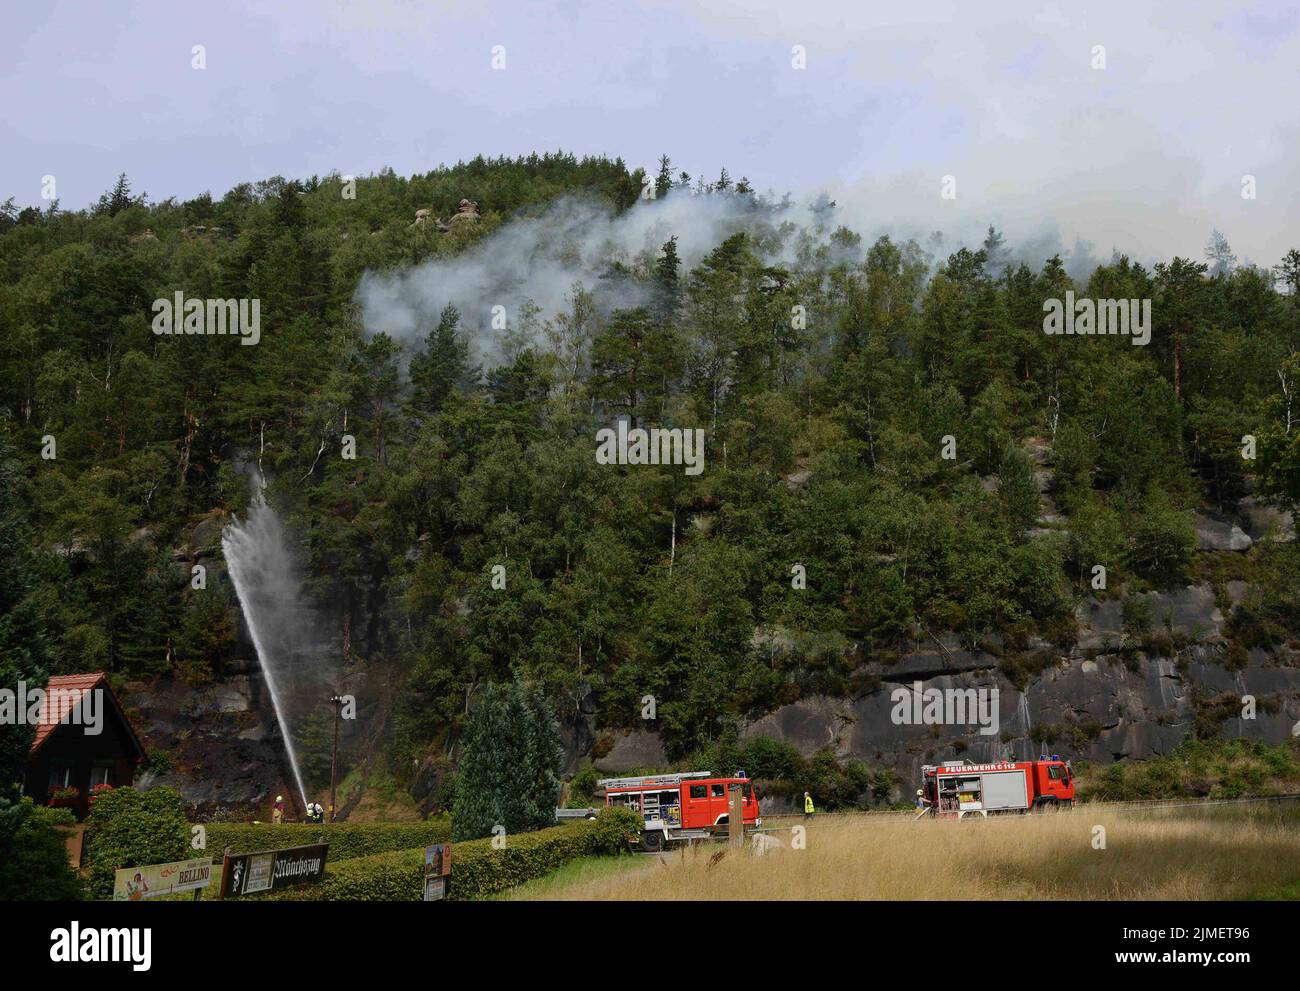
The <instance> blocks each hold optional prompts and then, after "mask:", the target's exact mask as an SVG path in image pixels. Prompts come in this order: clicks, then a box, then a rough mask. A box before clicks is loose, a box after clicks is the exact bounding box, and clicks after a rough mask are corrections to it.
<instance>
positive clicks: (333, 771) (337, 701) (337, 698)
mask: <svg viewBox="0 0 1300 991" xmlns="http://www.w3.org/2000/svg"><path fill="white" fill-rule="evenodd" d="M330 701H331V702H332V703H334V753H333V755H332V756H331V757H330V813H329V821H330V822H333V821H334V816H335V814H336V813H335V807H334V784H335V780H336V778H337V775H338V768H339V713H340V712H341V711H342V709H343V696H341V695H331V696H330Z"/></svg>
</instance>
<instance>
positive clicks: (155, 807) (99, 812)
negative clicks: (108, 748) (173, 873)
mask: <svg viewBox="0 0 1300 991" xmlns="http://www.w3.org/2000/svg"><path fill="white" fill-rule="evenodd" d="M87 821H88V823H89V825H88V826H87V829H86V851H87V855H88V856H89V858H90V892H91V894H92V895H93V896H94V897H96V898H109V897H111V896H112V894H113V874H114V872H115V871H117V870H118V869H119V868H122V867H141V866H144V865H147V864H163V863H167V862H169V861H173V860H185V859H186V858H188V857H189V856H190V855H191V853H192V851H191V849H190V844H189V835H190V826H189V823H188V822H186V820H185V804H184V802H183V801H182V800H181V797H180V795H178V794H177V793H176V792H174V791H172V789H170V788H152V789H150V790H149V791H137V790H136V789H134V788H114V789H113V790H112V791H108V792H105V793H104V794H102V795H100V796H99V798H98V799H96V801H95V805H94V807H93V808H92V809H91V810H90V817H89V819H88V820H87Z"/></svg>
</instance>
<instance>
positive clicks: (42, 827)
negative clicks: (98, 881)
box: [0, 798, 82, 901]
mask: <svg viewBox="0 0 1300 991" xmlns="http://www.w3.org/2000/svg"><path fill="white" fill-rule="evenodd" d="M22 813H23V819H22V823H21V824H20V825H19V826H18V829H17V831H16V832H15V833H14V835H13V836H12V837H11V839H10V841H9V843H8V844H7V845H6V846H5V848H4V849H0V901H77V900H79V899H80V898H81V897H82V890H81V883H80V882H79V881H78V880H77V875H76V872H75V871H73V869H72V867H71V866H70V865H69V864H68V850H67V847H66V845H65V844H64V836H63V833H62V832H60V830H59V828H58V827H60V826H72V825H75V823H76V818H75V817H74V816H73V814H72V812H71V810H69V809H49V808H45V807H43V806H40V805H33V804H32V800H31V799H30V798H24V799H23V803H22Z"/></svg>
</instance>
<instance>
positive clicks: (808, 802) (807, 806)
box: [803, 795, 813, 812]
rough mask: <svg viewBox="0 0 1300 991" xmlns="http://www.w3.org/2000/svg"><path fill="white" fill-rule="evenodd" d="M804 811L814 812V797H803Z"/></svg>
mask: <svg viewBox="0 0 1300 991" xmlns="http://www.w3.org/2000/svg"><path fill="white" fill-rule="evenodd" d="M803 810H804V811H805V812H811V811H812V810H813V803H812V796H811V795H805V796H804V797H803Z"/></svg>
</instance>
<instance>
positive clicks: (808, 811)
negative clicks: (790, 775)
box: [803, 792, 817, 819]
mask: <svg viewBox="0 0 1300 991" xmlns="http://www.w3.org/2000/svg"><path fill="white" fill-rule="evenodd" d="M816 811H817V810H816V809H815V808H813V800H812V796H811V795H810V794H808V793H807V792H804V793H803V817H804V818H805V819H811V818H812V817H813V813H814V812H816Z"/></svg>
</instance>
